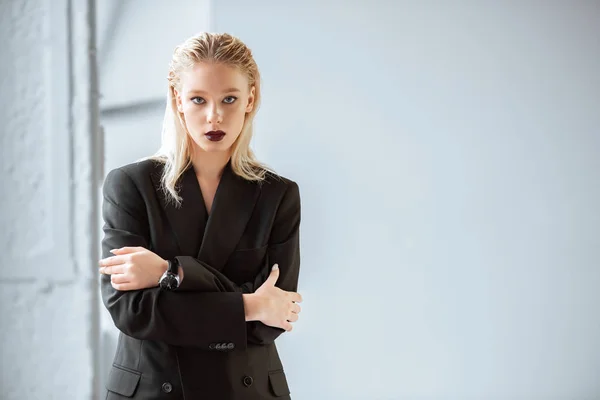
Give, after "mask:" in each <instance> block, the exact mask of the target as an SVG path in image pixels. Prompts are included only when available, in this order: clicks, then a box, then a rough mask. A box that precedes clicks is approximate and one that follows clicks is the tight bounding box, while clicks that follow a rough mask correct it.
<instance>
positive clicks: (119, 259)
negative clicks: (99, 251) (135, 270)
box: [98, 256, 126, 267]
mask: <svg viewBox="0 0 600 400" xmlns="http://www.w3.org/2000/svg"><path fill="white" fill-rule="evenodd" d="M125 257H126V256H112V257H106V258H103V259H102V260H100V261H99V262H98V265H100V266H101V267H108V266H111V265H118V264H124V263H125V261H126V259H125Z"/></svg>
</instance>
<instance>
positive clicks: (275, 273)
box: [265, 264, 279, 286]
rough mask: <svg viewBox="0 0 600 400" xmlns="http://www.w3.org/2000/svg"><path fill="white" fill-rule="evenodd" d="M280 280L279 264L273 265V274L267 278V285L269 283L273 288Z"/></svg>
mask: <svg viewBox="0 0 600 400" xmlns="http://www.w3.org/2000/svg"><path fill="white" fill-rule="evenodd" d="M278 278H279V266H278V265H277V264H275V265H273V268H272V269H271V273H270V274H269V277H268V278H267V280H266V281H265V283H268V284H269V285H271V286H275V283H276V282H277V279H278Z"/></svg>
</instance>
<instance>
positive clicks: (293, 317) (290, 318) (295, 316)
mask: <svg viewBox="0 0 600 400" xmlns="http://www.w3.org/2000/svg"><path fill="white" fill-rule="evenodd" d="M287 320H288V321H289V322H296V321H298V314H294V313H290V315H289V316H288V319H287Z"/></svg>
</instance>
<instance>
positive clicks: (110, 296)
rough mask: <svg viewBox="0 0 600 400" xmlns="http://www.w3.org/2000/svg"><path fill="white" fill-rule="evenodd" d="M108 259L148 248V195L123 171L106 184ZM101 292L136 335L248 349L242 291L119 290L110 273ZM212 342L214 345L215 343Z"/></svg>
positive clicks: (118, 322) (116, 318) (121, 324)
mask: <svg viewBox="0 0 600 400" xmlns="http://www.w3.org/2000/svg"><path fill="white" fill-rule="evenodd" d="M102 216H103V218H104V227H103V230H104V237H103V239H102V255H103V258H105V257H109V256H111V255H112V254H111V253H110V250H111V249H114V248H120V247H123V246H142V247H145V248H149V247H148V246H149V243H150V229H149V221H148V214H147V212H146V206H145V203H144V201H143V197H142V195H141V193H140V192H139V190H138V188H137V186H136V185H135V183H134V182H133V180H132V179H131V178H130V177H129V175H127V173H126V172H125V171H123V170H121V169H115V170H112V171H111V172H110V173H109V174H108V175H107V177H106V179H105V182H104V185H103V203H102ZM100 285H101V295H102V301H103V303H104V306H105V307H106V308H107V310H108V311H109V313H110V315H111V317H112V319H113V322H114V324H115V326H116V327H117V328H118V329H119V330H120V331H122V332H123V333H125V334H126V335H128V336H131V337H134V338H137V339H149V340H160V341H163V342H166V343H169V344H172V345H178V346H195V347H199V348H204V349H207V350H209V349H211V348H212V347H214V343H222V342H230V343H233V344H234V346H235V348H236V349H242V350H243V349H245V348H246V347H247V333H246V320H245V312H244V304H243V299H242V292H239V291H236V292H227V293H218V292H181V293H177V292H168V291H163V290H161V289H160V288H159V287H158V286H157V287H156V288H148V289H142V290H129V291H119V290H116V289H114V288H113V287H112V285H111V281H110V276H109V275H104V274H103V275H101V277H100ZM211 344H213V346H211Z"/></svg>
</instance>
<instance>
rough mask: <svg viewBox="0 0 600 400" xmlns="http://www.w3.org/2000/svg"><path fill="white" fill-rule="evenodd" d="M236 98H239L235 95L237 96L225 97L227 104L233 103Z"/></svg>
mask: <svg viewBox="0 0 600 400" xmlns="http://www.w3.org/2000/svg"><path fill="white" fill-rule="evenodd" d="M236 100H237V97H235V96H227V97H225V98H224V99H223V101H224V102H225V104H233V103H234V102H235V101H236Z"/></svg>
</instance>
